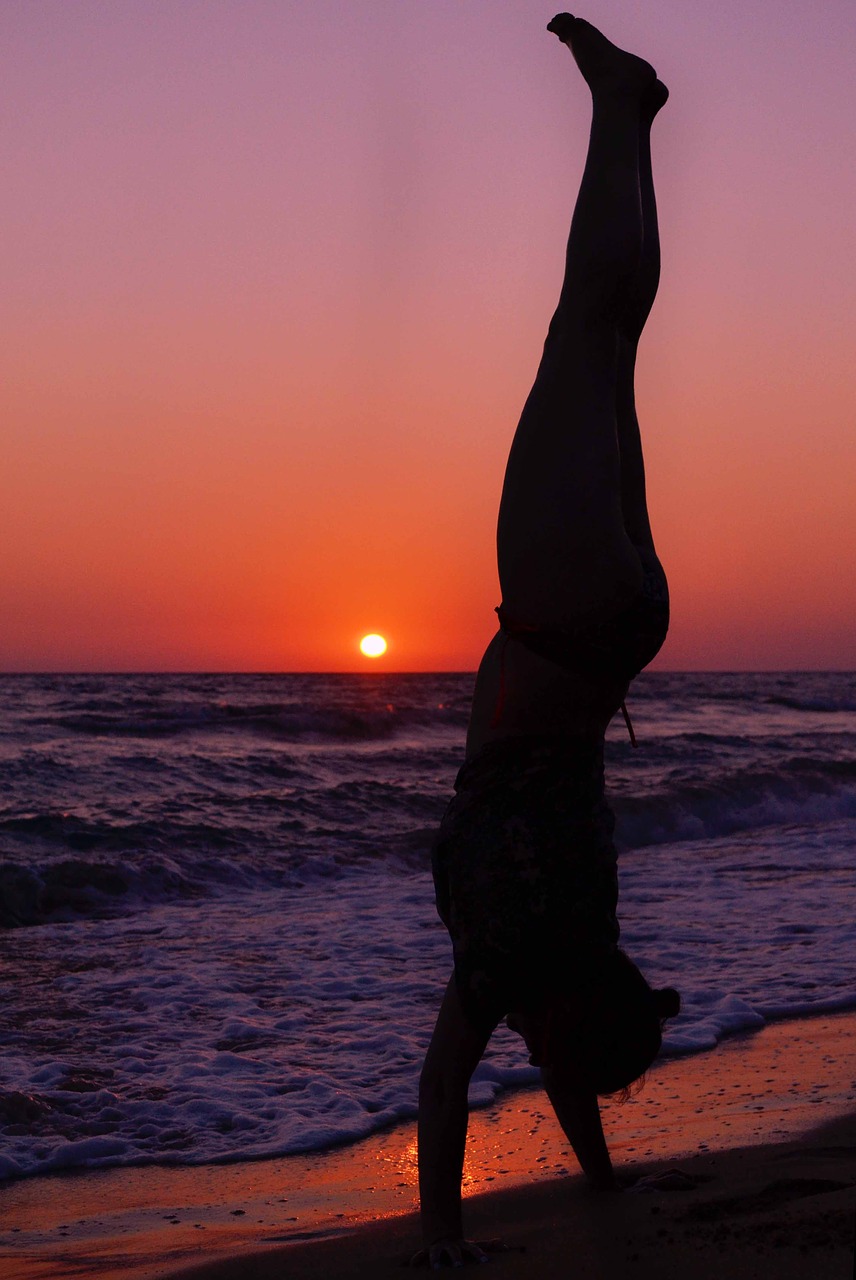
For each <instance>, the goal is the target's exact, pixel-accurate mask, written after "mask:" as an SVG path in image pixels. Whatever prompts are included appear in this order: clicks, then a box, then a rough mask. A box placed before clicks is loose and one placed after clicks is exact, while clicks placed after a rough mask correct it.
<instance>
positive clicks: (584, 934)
mask: <svg viewBox="0 0 856 1280" xmlns="http://www.w3.org/2000/svg"><path fill="white" fill-rule="evenodd" d="M548 29H549V30H550V31H552V32H554V33H555V34H556V35H557V36H558V37H559V39H560V40H561V41H562V42H563V43H564V44H566V45H567V46H568V47H569V48H570V50H571V53H572V54H573V56H574V59H575V61H576V63H577V66H578V67H579V69H580V71H581V72H582V75H583V76H584V78H585V80H586V82H587V83H588V85H589V87H590V89H591V93H592V101H593V113H592V126H591V137H590V141H589V148H588V154H587V159H586V164H585V170H584V173H583V178H582V184H581V186H580V191H579V195H578V197H577V202H576V206H575V208H574V214H573V219H572V222H571V231H570V238H569V241H568V249H567V258H566V262H565V276H564V281H563V284H562V291H561V295H560V297H559V303H558V307H557V309H556V313H555V315H554V316H553V319H552V322H551V324H550V327H549V331H548V334H547V340H546V342H545V345H544V354H543V357H542V359H541V363H540V366H539V368H538V373H537V376H536V378H535V384H534V386H533V388H532V391H531V393H530V395H529V398H528V400H527V401H526V404H525V406H524V409H523V414H522V416H521V419H520V423H519V426H518V428H517V431H516V434H515V437H514V442H513V444H512V448H511V453H510V456H509V459H508V465H507V469H506V473H505V483H504V486H503V491H502V500H501V503H500V509H499V524H498V530H497V553H498V561H499V579H500V586H501V589H502V605H501V606H500V608H499V609H498V613H499V621H500V629H499V631H498V633H497V635H496V636H495V637H494V639H493V640H492V642H491V643H490V645H489V646H488V649H487V651H486V653H485V655H484V658H483V659H482V662H481V665H480V667H479V672H478V677H477V680H476V687H475V693H474V697H473V705H472V713H471V718H470V727H469V733H468V737H467V751H466V759H465V762H464V765H463V768H462V769H461V771H460V773H459V774H458V777H457V780H456V782H455V792H456V794H455V797H454V799H453V800H452V802H451V804H450V805H449V808H448V810H447V812H446V815H445V817H444V819H443V822H442V825H441V828H440V832H439V835H438V838H437V841H436V845H435V849H434V859H433V866H434V880H435V887H436V894H437V906H438V910H439V912H440V915H441V917H442V919H443V921H444V922H445V924H446V925H447V927H448V929H449V933H450V935H451V938H452V944H453V953H454V964H455V969H454V973H453V975H452V978H451V980H450V982H449V985H448V987H447V990H446V994H445V996H444V999H443V1003H442V1006H441V1009H440V1013H439V1016H438V1018H437V1025H436V1028H435V1031H434V1034H433V1037H432V1040H431V1044H430V1047H429V1049H428V1053H427V1057H426V1060H425V1066H424V1068H423V1071H422V1077H421V1081H420V1092H419V1185H420V1198H421V1207H422V1227H423V1238H424V1243H425V1248H424V1249H423V1250H422V1251H420V1253H419V1254H417V1255H416V1258H415V1259H414V1261H416V1262H420V1261H427V1262H429V1263H430V1264H431V1265H432V1266H435V1267H437V1266H442V1265H459V1264H460V1263H461V1262H462V1261H466V1260H469V1259H484V1258H485V1257H486V1254H485V1252H484V1249H485V1246H479V1245H476V1244H474V1243H472V1242H469V1241H466V1240H465V1239H464V1238H463V1227H462V1222H461V1174H462V1168H463V1158H464V1146H465V1141H466V1131H467V1087H468V1085H469V1081H470V1078H471V1076H472V1073H473V1071H474V1070H475V1067H476V1066H477V1064H478V1062H479V1060H480V1059H481V1056H482V1054H483V1052H484V1050H485V1047H486V1045H487V1042H488V1040H489V1038H490V1036H491V1033H492V1032H493V1030H494V1028H495V1027H496V1026H497V1024H498V1023H499V1021H500V1020H501V1019H502V1018H503V1017H507V1019H508V1023H509V1025H510V1026H511V1027H512V1028H513V1029H514V1030H517V1031H519V1032H520V1033H521V1035H523V1037H524V1039H525V1040H526V1043H527V1045H528V1048H529V1050H530V1054H531V1057H530V1061H532V1062H533V1063H535V1064H536V1065H538V1066H540V1067H541V1069H542V1078H543V1081H544V1085H545V1088H546V1090H547V1093H548V1095H549V1098H550V1101H551V1103H552V1105H553V1107H554V1109H555V1111H556V1114H557V1116H558V1118H559V1121H560V1123H561V1125H562V1127H563V1129H564V1131H565V1133H566V1134H567V1137H568V1139H569V1141H570V1142H571V1144H572V1146H573V1148H574V1151H575V1153H576V1155H577V1158H578V1159H579V1162H580V1165H581V1167H582V1169H583V1171H584V1172H585V1174H586V1175H587V1177H588V1179H589V1181H590V1182H591V1184H592V1185H593V1187H595V1188H597V1189H600V1190H613V1189H615V1186H616V1182H615V1177H614V1174H613V1170H612V1165H611V1162H610V1158H609V1152H608V1150H607V1147H606V1142H605V1140H604V1136H603V1129H602V1126H601V1121H600V1112H599V1109H598V1102H597V1098H598V1094H603V1093H610V1092H613V1091H616V1090H621V1089H625V1088H626V1087H627V1086H628V1085H629V1084H630V1083H632V1082H633V1081H634V1080H636V1079H638V1078H639V1077H640V1076H641V1075H642V1074H643V1073H644V1072H645V1070H646V1069H647V1067H648V1066H649V1065H650V1063H651V1062H652V1061H653V1059H654V1058H655V1057H656V1054H657V1052H658V1050H659V1047H660V1042H661V1025H662V1020H663V1019H664V1018H665V1017H668V1016H672V1015H674V1014H675V1013H677V1011H678V1007H679V999H678V995H677V992H675V991H673V990H671V989H667V990H665V991H653V990H652V989H651V987H650V986H649V985H648V983H647V982H646V981H645V979H644V978H643V976H642V974H641V973H640V972H639V970H638V969H637V968H636V967H635V965H633V964H632V962H631V961H630V960H629V959H628V957H627V956H626V955H625V953H624V952H623V951H621V950H620V949H619V947H618V923H617V920H616V906H617V900H618V886H617V874H616V854H615V849H614V846H613V844H612V829H613V819H612V814H611V812H610V810H609V808H608V806H607V805H606V802H605V799H604V784H603V741H604V734H605V731H606V727H607V725H608V724H609V722H610V720H611V719H612V717H613V716H614V715H615V713H616V711H617V710H618V709H619V707H622V706H623V700H624V697H625V695H626V692H627V688H628V686H629V683H630V681H631V680H632V679H633V677H634V676H636V675H637V674H638V673H639V672H640V671H641V670H642V668H643V667H644V666H645V665H646V664H647V663H648V662H650V661H651V659H652V658H653V657H654V655H655V654H656V653H657V651H658V650H659V648H660V646H661V645H662V643H663V640H664V638H665V635H666V630H667V627H668V589H667V586H666V578H665V574H664V573H663V569H662V566H661V565H660V562H659V560H658V558H657V554H656V552H655V550H654V542H653V539H652V536H651V527H650V524H649V520H648V510H647V505H646V500H645V476H644V469H643V463H642V448H641V443H640V437H639V425H638V422H637V418H636V410H635V403H634V393H633V375H634V367H635V362H636V349H637V345H638V342H639V337H640V334H641V332H642V328H643V325H644V324H645V321H646V319H647V317H648V313H649V312H650V310H651V306H652V304H653V302H654V297H655V294H656V291H657V284H658V281H659V273H660V247H659V238H658V230H657V211H656V205H655V200H654V186H653V179H652V175H651V150H650V131H651V123H652V121H653V119H654V117H655V115H656V114H657V112H658V111H659V109H660V108H661V107H662V106H663V104H664V103H665V101H666V99H667V97H668V91H667V89H666V88H665V86H664V85H663V84H662V83H661V82H660V81H659V80H658V79H657V77H656V74H655V72H654V70H653V68H652V67H651V66H649V64H648V63H647V62H644V61H643V60H642V59H641V58H637V57H635V56H634V55H632V54H629V53H625V52H624V51H622V50H620V49H618V48H616V46H615V45H613V44H611V43H610V42H609V41H608V40H607V39H606V38H605V37H604V36H603V35H601V33H600V32H599V31H597V30H596V29H595V28H594V27H592V26H591V25H590V24H589V23H587V22H584V21H582V20H581V19H577V18H573V17H572V16H571V15H570V14H567V13H564V14H560V15H559V16H558V17H556V18H554V19H553V21H552V22H551V23H550V24H549V28H548ZM628 727H629V720H628ZM631 736H632V729H631ZM487 1247H489V1246H487Z"/></svg>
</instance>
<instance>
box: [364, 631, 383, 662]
mask: <svg viewBox="0 0 856 1280" xmlns="http://www.w3.org/2000/svg"><path fill="white" fill-rule="evenodd" d="M360 653H363V654H365V656H366V657H367V658H379V657H380V656H381V654H383V653H386V641H385V640H384V638H383V636H377V635H371V636H363V638H362V640H361V641H360Z"/></svg>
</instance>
